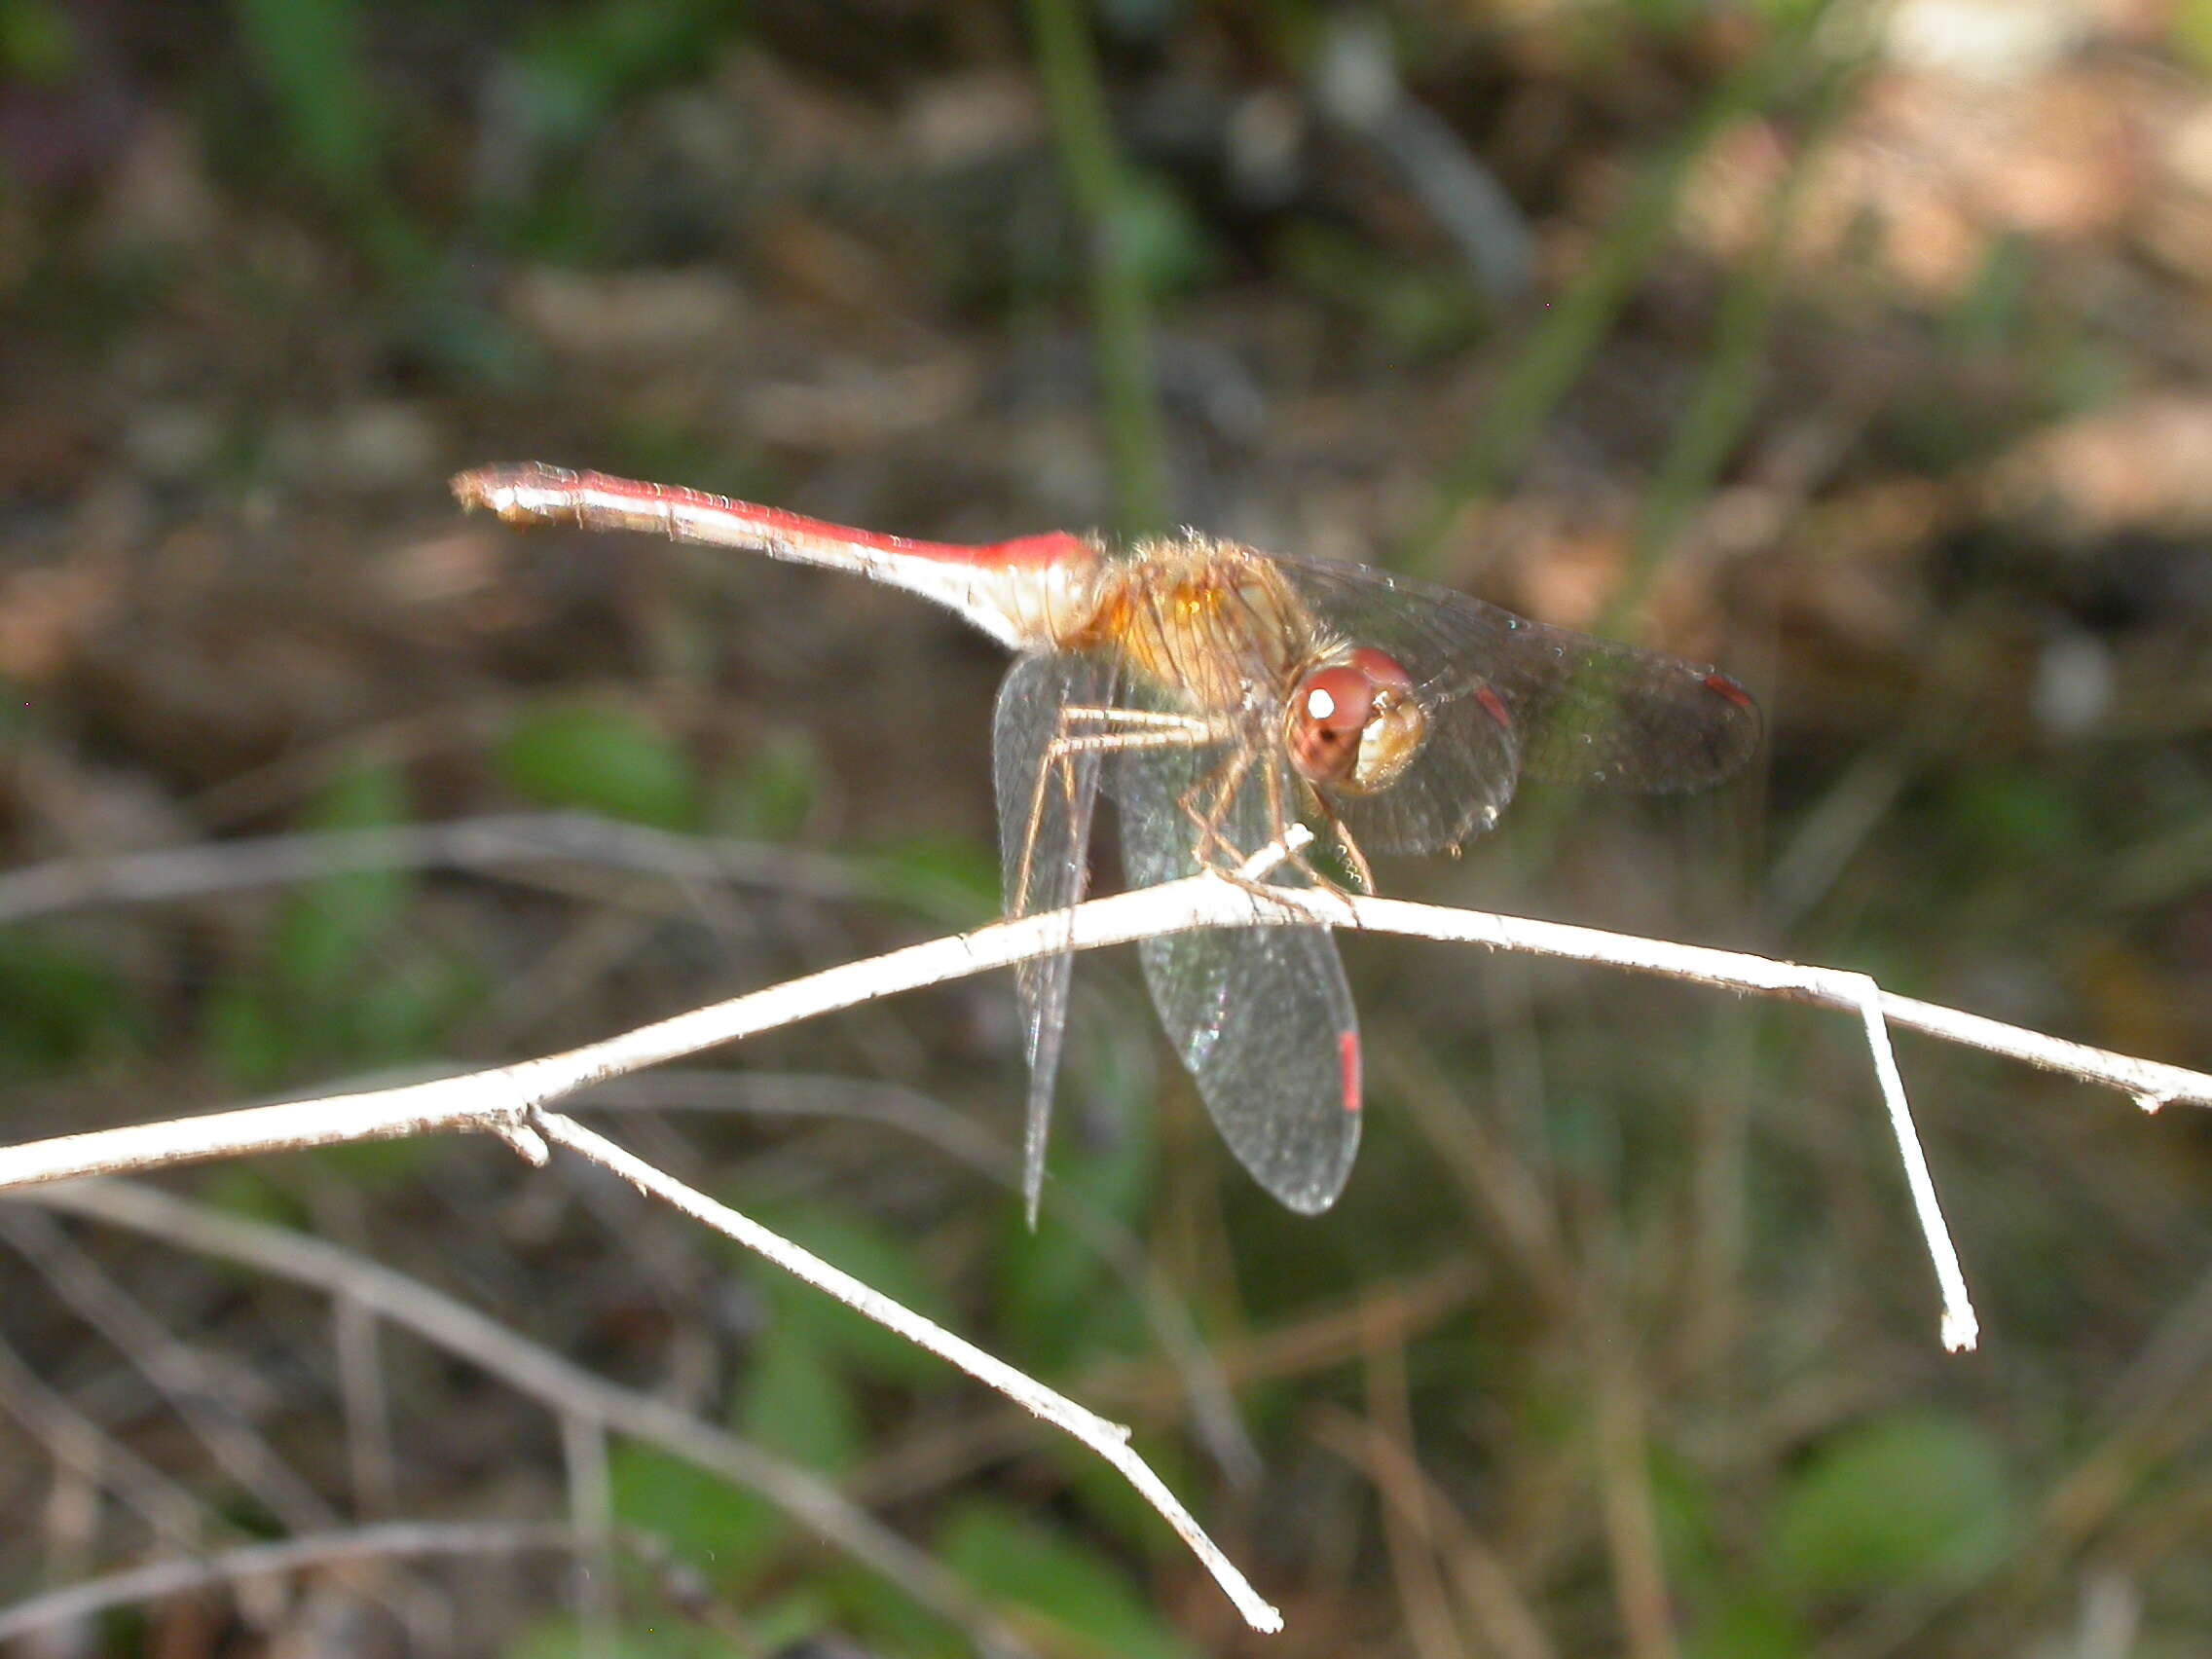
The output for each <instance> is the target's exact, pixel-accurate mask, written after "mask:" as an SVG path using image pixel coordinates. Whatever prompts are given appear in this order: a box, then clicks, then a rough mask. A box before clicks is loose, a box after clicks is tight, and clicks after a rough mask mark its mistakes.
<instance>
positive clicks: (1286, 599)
mask: <svg viewBox="0 0 2212 1659" xmlns="http://www.w3.org/2000/svg"><path fill="white" fill-rule="evenodd" d="M1094 582H1095V585H1094V587H1093V589H1092V595H1093V601H1094V603H1093V606H1092V608H1091V613H1090V615H1089V616H1088V618H1087V620H1086V624H1085V625H1084V626H1083V627H1082V629H1081V630H1080V632H1079V633H1078V635H1077V636H1076V637H1075V638H1072V639H1069V640H1067V641H1065V642H1064V643H1065V644H1067V645H1075V646H1079V647H1088V648H1095V649H1106V650H1110V651H1112V652H1113V653H1114V654H1116V655H1117V656H1119V657H1120V658H1121V660H1122V662H1123V664H1124V667H1125V668H1127V669H1128V670H1130V671H1131V672H1133V673H1134V674H1136V675H1138V676H1140V677H1141V678H1143V679H1144V680H1147V681H1149V682H1152V683H1153V684H1154V685H1155V686H1156V687H1157V688H1159V689H1161V690H1163V691H1166V692H1168V693H1169V694H1170V695H1171V696H1173V697H1174V698H1175V699H1176V700H1177V701H1179V702H1181V703H1183V704H1184V705H1185V706H1186V707H1187V708H1188V709H1189V710H1190V711H1191V712H1192V713H1194V714H1204V715H1222V716H1231V715H1239V714H1242V713H1244V712H1245V711H1246V710H1247V709H1248V708H1249V706H1250V704H1251V700H1252V698H1253V695H1254V693H1255V692H1259V693H1260V694H1262V695H1265V696H1266V697H1268V698H1269V699H1270V700H1271V701H1277V700H1279V699H1280V698H1282V697H1284V696H1287V695H1288V694H1289V691H1290V689H1291V687H1292V686H1293V685H1295V684H1296V682H1297V681H1298V678H1299V676H1300V675H1301V674H1302V673H1303V672H1304V670H1305V669H1306V667H1307V666H1308V664H1309V663H1310V662H1311V661H1312V660H1313V657H1314V655H1315V648H1316V645H1317V644H1318V642H1319V633H1320V630H1319V625H1318V624H1317V623H1316V622H1315V620H1314V618H1313V616H1312V614H1311V613H1310V612H1309V610H1308V609H1307V608H1306V606H1305V605H1304V604H1303V603H1302V602H1301V601H1300V599H1299V598H1298V596H1297V594H1295V593H1294V592H1292V591H1291V587H1290V584H1289V583H1288V582H1287V581H1285V580H1284V579H1283V576H1282V572H1281V571H1280V570H1279V569H1278V568H1277V567H1276V566H1275V565H1274V563H1273V562H1272V561H1271V560H1269V559H1266V558H1263V557H1262V556H1260V555H1259V554H1257V553H1254V552H1253V551H1252V550H1251V549H1250V548H1247V547H1242V546H1239V545H1237V544H1236V543H1235V542H1230V541H1214V540H1211V539H1210V538H1207V537H1203V536H1198V535H1185V536H1179V537H1176V538H1173V539H1170V540H1160V541H1148V542H1140V543H1138V544H1137V545H1136V546H1135V547H1133V548H1131V549H1130V550H1129V553H1128V555H1127V556H1126V557H1125V558H1122V559H1118V560H1113V561H1110V562H1108V563H1106V564H1105V565H1103V566H1101V567H1100V568H1099V570H1098V571H1097V572H1096V574H1095V577H1094Z"/></svg>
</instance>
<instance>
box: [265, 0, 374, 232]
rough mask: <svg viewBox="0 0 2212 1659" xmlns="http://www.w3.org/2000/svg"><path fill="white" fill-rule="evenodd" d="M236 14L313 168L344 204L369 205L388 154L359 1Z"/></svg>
mask: <svg viewBox="0 0 2212 1659" xmlns="http://www.w3.org/2000/svg"><path fill="white" fill-rule="evenodd" d="M232 11H233V13H234V14H235V16H236V18H237V20H238V30H239V35H240V38H241V39H242V40H243V41H244V42H245V44H246V48H247V51H248V52H249V53H250V54H251V55H252V58H253V62H254V67H255V68H256V69H258V70H259V71H260V73H261V78H262V81H263V83H264V84H265V85H266V86H267V88H268V90H269V93H270V97H271V100H272V101H273V102H274V103H275V104H276V107H277V110H278V112H279V113H280V115H281V116H282V118H283V121H284V124H285V126H286V127H287V128H288V129H290V132H291V138H292V142H293V144H294V145H295V146H296V147H297V149H298V150H299V153H300V155H301V157H302V158H303V159H304V160H305V162H306V163H307V165H308V166H309V168H310V169H311V170H312V171H313V173H314V175H315V177H316V179H317V180H318V181H319V182H320V183H321V184H322V185H323V186H324V187H325V188H327V189H329V190H330V191H331V192H332V194H333V195H335V196H337V197H338V198H339V199H340V200H341V201H345V202H348V203H360V202H362V201H363V200H364V199H365V198H366V197H367V196H368V195H369V194H370V192H371V188H372V185H373V183H374V180H375V178H376V175H377V173H378V171H379V170H380V166H381V162H382V153H383V146H382V143H381V141H380V138H379V135H378V132H377V107H378V106H377V98H376V94H375V92H373V91H372V90H371V88H370V85H369V79H368V74H367V69H366V59H365V57H364V55H363V52H362V44H361V40H362V30H361V18H360V15H359V13H358V12H357V11H356V9H355V8H354V6H353V4H352V0H236V3H235V4H234V5H233V7H232Z"/></svg>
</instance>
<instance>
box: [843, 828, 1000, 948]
mask: <svg viewBox="0 0 2212 1659" xmlns="http://www.w3.org/2000/svg"><path fill="white" fill-rule="evenodd" d="M862 868H863V870H864V872H865V873H866V877H867V880H868V885H869V886H870V888H871V889H872V890H873V891H874V892H875V893H877V894H878V895H880V896H881V897H882V898H883V899H884V900H885V901H886V902H887V903H894V904H903V905H905V906H907V907H908V908H909V909H913V910H918V911H920V912H921V913H922V914H923V915H926V916H934V917H939V918H941V919H943V920H945V921H948V922H951V923H954V924H956V925H961V926H973V925H975V924H977V923H979V922H984V921H988V920H990V919H991V918H992V917H994V916H996V915H997V914H998V913H999V861H998V858H997V856H996V855H995V854H993V853H991V852H989V851H988V850H986V849H985V848H984V847H983V846H982V845H981V844H980V843H979V842H976V841H966V840H961V841H954V840H943V839H938V838H934V837H929V836H919V835H917V836H914V837H913V838H911V839H908V840H903V841H899V842H896V843H894V844H892V845H890V846H886V847H883V848H880V849H878V850H877V851H876V852H873V853H871V854H868V855H867V856H866V860H865V862H864V864H863V866H862Z"/></svg>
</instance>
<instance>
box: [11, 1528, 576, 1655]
mask: <svg viewBox="0 0 2212 1659" xmlns="http://www.w3.org/2000/svg"><path fill="white" fill-rule="evenodd" d="M577 1544H578V1539H577V1534H576V1533H575V1532H574V1531H573V1530H571V1529H570V1528H567V1527H550V1526H528V1525H517V1524H516V1523H513V1522H507V1521H455V1522H432V1521H387V1522H384V1523H382V1524H380V1525H377V1526H373V1527H355V1528H347V1529H342V1530H331V1531H326V1532H310V1533H307V1534H305V1535H303V1536H300V1537H296V1538H286V1539H284V1540H283V1541H282V1542H280V1543H274V1544H245V1545H241V1546H240V1547H239V1548H237V1549H233V1550H224V1551H222V1552H220V1553H219V1554H216V1555H211V1556H197V1557H188V1558H185V1559H182V1560H178V1561H166V1562H157V1563H155V1564H154V1565H153V1566H152V1567H138V1568H136V1569H134V1570H133V1571H130V1572H119V1573H116V1574H114V1575H113V1576H111V1577H107V1578H93V1579H88V1580H86V1581H85V1582H84V1583H82V1584H70V1585H65V1586H63V1587H62V1588H61V1589H59V1590H52V1591H49V1592H47V1593H46V1594H45V1595H43V1596H33V1597H31V1598H30V1599H29V1600H27V1601H22V1602H18V1603H17V1604H15V1605H14V1606H12V1607H0V1641H14V1640H15V1639H17V1638H18V1637H24V1636H29V1635H31V1634H32V1633H34V1632H36V1631H41V1630H51V1629H52V1628H54V1627H55V1626H56V1625H63V1624H71V1623H74V1622H76V1621H78V1620H80V1619H89V1618H92V1616H94V1615H95V1614H98V1613H104V1612H106V1611H108V1610H109V1609H111V1608H114V1607H127V1606H130V1605H132V1604H136V1603H139V1602H153V1601H159V1600H162V1599H164V1598H166V1597H170V1596H180V1595H183V1594H184V1593H186V1592H187V1591H192V1590H203V1589H206V1588H208V1587H209V1586H211V1585H216V1584H235V1583H237V1582H239V1581H240V1580H242V1579H251V1578H264V1577H269V1576H273V1575H275V1574H276V1573H283V1572H300V1571H304V1570H306V1569H307V1568H310V1567H327V1566H330V1565H332V1564H334V1563H338V1562H350V1561H374V1560H382V1561H389V1560H392V1559H394V1558H398V1557H404V1556H440V1555H443V1556H471V1555H476V1556H481V1555H515V1554H519V1553H521V1552H524V1551H529V1550H559V1551H573V1550H575V1549H576V1547H577Z"/></svg>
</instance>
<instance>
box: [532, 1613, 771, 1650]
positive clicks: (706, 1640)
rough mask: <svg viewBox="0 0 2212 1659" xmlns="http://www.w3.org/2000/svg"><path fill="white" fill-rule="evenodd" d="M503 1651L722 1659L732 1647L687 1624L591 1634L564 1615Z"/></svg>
mask: <svg viewBox="0 0 2212 1659" xmlns="http://www.w3.org/2000/svg"><path fill="white" fill-rule="evenodd" d="M500 1651H501V1653H502V1654H503V1656H504V1659H709V1656H710V1655H714V1656H718V1659H719V1656H721V1655H726V1654H727V1653H728V1652H729V1648H728V1647H727V1646H726V1645H725V1644H723V1643H722V1642H721V1641H718V1640H716V1639H715V1638H714V1637H713V1636H712V1635H711V1634H710V1633H708V1632H706V1631H702V1630H699V1629H697V1628H695V1627H693V1626H691V1625H690V1624H688V1623H685V1622H681V1621H676V1620H671V1621H670V1622H669V1623H668V1624H666V1625H663V1626H654V1625H650V1624H644V1623H641V1622H638V1621H635V1620H633V1621H630V1622H627V1623H625V1624H623V1625H622V1626H621V1627H619V1628H618V1629H616V1630H613V1631H599V1630H593V1631H588V1632H587V1631H586V1630H585V1629H584V1628H583V1627H582V1626H581V1625H580V1624H578V1623H577V1622H576V1621H575V1620H574V1619H572V1618H571V1617H569V1616H568V1615H567V1614H565V1613H563V1614H556V1615H555V1616H553V1617H551V1618H547V1619H541V1620H539V1621H538V1622H537V1623H535V1624H533V1625H529V1626H526V1627H525V1628H524V1629H523V1630H522V1631H520V1632H518V1633H517V1634H516V1636H515V1637H514V1639H513V1640H512V1641H509V1642H508V1643H507V1645H506V1646H505V1647H504V1648H502V1649H501V1650H500Z"/></svg>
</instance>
